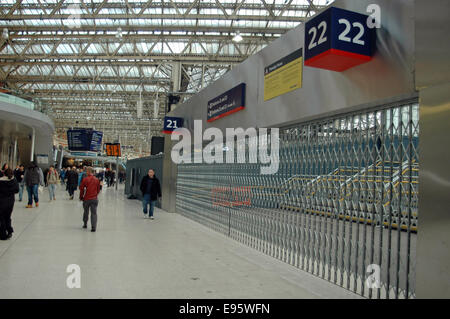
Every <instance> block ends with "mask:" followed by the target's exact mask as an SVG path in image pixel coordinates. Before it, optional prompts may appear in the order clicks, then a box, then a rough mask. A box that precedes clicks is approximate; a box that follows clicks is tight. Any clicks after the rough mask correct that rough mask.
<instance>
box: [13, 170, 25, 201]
mask: <svg viewBox="0 0 450 319" xmlns="http://www.w3.org/2000/svg"><path fill="white" fill-rule="evenodd" d="M24 174H25V166H23V164H20V165H19V167H18V168H16V169H15V170H14V177H15V178H16V181H17V183H18V184H19V202H21V201H22V198H23V189H24V187H25V181H24V179H23V175H24Z"/></svg>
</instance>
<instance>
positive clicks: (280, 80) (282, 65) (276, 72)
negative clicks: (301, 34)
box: [264, 48, 303, 101]
mask: <svg viewBox="0 0 450 319" xmlns="http://www.w3.org/2000/svg"><path fill="white" fill-rule="evenodd" d="M302 73H303V49H302V48H300V49H298V50H297V51H295V52H293V53H291V54H290V55H288V56H286V57H284V58H282V59H280V60H278V61H277V62H275V63H273V64H271V65H269V66H268V67H265V68H264V101H267V100H270V99H273V98H274V97H277V96H280V95H282V94H285V93H288V92H291V91H293V90H296V89H299V88H301V87H302Z"/></svg>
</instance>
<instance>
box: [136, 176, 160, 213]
mask: <svg viewBox="0 0 450 319" xmlns="http://www.w3.org/2000/svg"><path fill="white" fill-rule="evenodd" d="M140 189H141V192H142V197H143V198H142V208H143V211H144V217H145V216H146V215H147V206H149V205H150V210H149V211H148V217H149V218H150V219H154V217H153V210H154V208H155V203H156V201H157V200H158V198H160V197H161V185H160V183H159V179H158V178H157V177H156V176H155V171H154V170H153V169H149V170H148V174H147V175H145V176H144V177H143V178H142V181H141V187H140Z"/></svg>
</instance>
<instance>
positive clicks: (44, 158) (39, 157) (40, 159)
mask: <svg viewBox="0 0 450 319" xmlns="http://www.w3.org/2000/svg"><path fill="white" fill-rule="evenodd" d="M36 161H37V163H38V164H48V154H36Z"/></svg>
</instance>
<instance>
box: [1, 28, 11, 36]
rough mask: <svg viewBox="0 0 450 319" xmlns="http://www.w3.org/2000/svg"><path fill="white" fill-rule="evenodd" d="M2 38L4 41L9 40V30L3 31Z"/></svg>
mask: <svg viewBox="0 0 450 319" xmlns="http://www.w3.org/2000/svg"><path fill="white" fill-rule="evenodd" d="M2 37H3V39H8V38H9V31H8V29H7V28H4V29H3V33H2Z"/></svg>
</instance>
